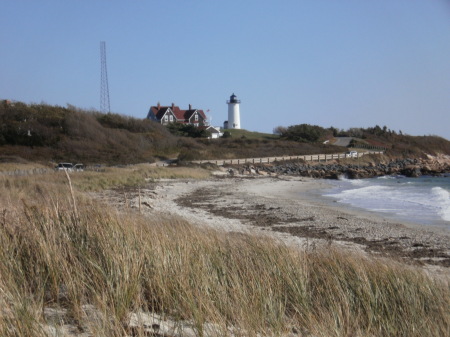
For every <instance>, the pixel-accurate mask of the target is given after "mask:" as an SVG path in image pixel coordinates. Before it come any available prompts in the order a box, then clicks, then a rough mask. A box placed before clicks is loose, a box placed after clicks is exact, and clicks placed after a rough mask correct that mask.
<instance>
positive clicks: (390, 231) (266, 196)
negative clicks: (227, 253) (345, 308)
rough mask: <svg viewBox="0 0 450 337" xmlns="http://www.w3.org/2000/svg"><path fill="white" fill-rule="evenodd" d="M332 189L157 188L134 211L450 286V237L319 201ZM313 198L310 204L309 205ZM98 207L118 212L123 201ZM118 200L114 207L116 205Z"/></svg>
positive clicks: (302, 184) (184, 183)
mask: <svg viewBox="0 0 450 337" xmlns="http://www.w3.org/2000/svg"><path fill="white" fill-rule="evenodd" d="M328 186H329V184H328V183H327V182H326V181H324V180H321V179H313V178H306V177H293V176H264V177H249V176H234V177H231V178H230V177H215V178H210V179H207V180H199V181H198V180H170V179H168V180H159V181H156V182H154V183H150V184H149V186H148V188H147V189H141V197H140V198H139V196H138V195H137V193H134V195H132V196H131V197H130V199H129V200H128V203H129V206H130V207H131V208H134V209H138V208H139V199H140V202H141V212H142V213H143V214H144V215H147V216H175V217H178V218H180V219H184V220H186V221H188V222H189V223H191V224H193V225H196V226H206V227H209V228H213V229H216V230H219V231H226V232H238V233H246V234H252V235H269V236H271V237H273V238H275V239H277V240H280V241H282V242H284V243H286V244H288V245H293V246H296V247H299V248H301V249H315V248H320V247H328V246H329V245H330V244H331V245H334V246H336V247H339V248H342V249H348V250H350V251H354V252H357V253H358V254H365V255H366V254H367V255H370V256H374V257H388V258H393V259H395V260H399V261H401V262H405V263H407V264H413V265H418V266H421V267H423V268H424V269H425V270H426V271H431V272H432V273H433V274H434V275H443V276H445V277H446V278H447V277H449V278H450V247H449V242H450V233H449V232H448V231H441V230H439V229H434V228H433V229H431V228H430V229H426V228H424V227H423V226H419V225H414V224H409V223H404V222H398V221H393V220H392V219H387V218H385V217H382V216H380V215H379V214H375V213H374V212H370V211H364V210H360V209H356V208H353V207H351V206H349V205H345V204H336V205H334V204H333V202H332V201H331V200H328V201H326V200H325V199H324V198H325V197H323V196H321V195H320V192H319V191H320V190H321V189H324V188H327V187H328ZM311 196H312V198H311ZM100 199H106V201H107V202H108V203H111V202H113V203H115V204H116V205H115V206H116V207H118V209H120V208H121V207H125V205H124V204H123V205H121V203H124V202H123V201H122V202H120V201H118V200H119V199H122V200H123V196H121V197H118V196H117V192H114V191H106V192H102V193H101V195H100ZM112 200H115V201H112Z"/></svg>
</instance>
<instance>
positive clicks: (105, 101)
mask: <svg viewBox="0 0 450 337" xmlns="http://www.w3.org/2000/svg"><path fill="white" fill-rule="evenodd" d="M100 61H101V83H100V111H101V112H104V113H111V108H110V105H109V87H108V71H107V69H106V42H105V41H101V42H100Z"/></svg>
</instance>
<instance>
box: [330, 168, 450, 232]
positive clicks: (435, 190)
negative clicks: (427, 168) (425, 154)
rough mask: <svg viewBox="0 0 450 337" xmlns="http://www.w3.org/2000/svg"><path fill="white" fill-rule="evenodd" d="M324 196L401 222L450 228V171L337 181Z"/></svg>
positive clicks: (333, 182)
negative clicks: (414, 176)
mask: <svg viewBox="0 0 450 337" xmlns="http://www.w3.org/2000/svg"><path fill="white" fill-rule="evenodd" d="M331 184H332V187H331V189H330V190H327V191H325V193H324V196H326V197H328V198H332V199H334V200H335V201H336V202H337V203H343V204H348V205H350V206H352V207H356V208H360V209H364V210H367V211H371V212H376V213H379V215H381V216H383V217H385V218H389V219H392V220H398V221H399V222H401V221H405V222H408V223H414V224H418V225H428V226H437V227H441V228H444V229H448V230H450V174H447V175H444V176H440V177H431V176H422V177H419V178H407V177H403V176H385V177H378V178H371V179H356V180H348V179H342V180H336V181H332V182H331Z"/></svg>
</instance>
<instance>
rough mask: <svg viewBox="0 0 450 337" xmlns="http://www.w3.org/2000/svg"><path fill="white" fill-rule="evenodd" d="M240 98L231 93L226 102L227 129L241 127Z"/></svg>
mask: <svg viewBox="0 0 450 337" xmlns="http://www.w3.org/2000/svg"><path fill="white" fill-rule="evenodd" d="M239 103H241V101H240V100H238V99H237V98H236V95H235V94H233V95H231V96H230V100H229V101H227V104H228V129H240V128H241V115H240V113H239Z"/></svg>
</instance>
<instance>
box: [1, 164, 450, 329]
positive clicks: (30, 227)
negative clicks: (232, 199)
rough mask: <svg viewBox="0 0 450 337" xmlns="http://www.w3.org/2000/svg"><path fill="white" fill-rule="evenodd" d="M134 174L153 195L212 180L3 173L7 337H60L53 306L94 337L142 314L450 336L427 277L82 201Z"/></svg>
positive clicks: (445, 300)
mask: <svg viewBox="0 0 450 337" xmlns="http://www.w3.org/2000/svg"><path fill="white" fill-rule="evenodd" d="M127 170H129V171H127ZM127 175H131V176H133V175H134V176H135V177H137V178H133V179H137V181H138V184H140V183H141V182H142V181H143V179H144V178H152V177H155V178H156V177H176V176H180V175H181V176H183V177H187V176H196V177H202V176H204V175H205V172H200V173H199V172H198V171H192V170H191V171H170V170H168V169H149V168H147V167H136V168H134V170H132V169H125V170H123V171H121V170H119V169H117V171H116V170H112V171H111V172H106V174H105V175H103V176H100V175H95V174H94V173H92V174H91V173H89V174H82V175H80V174H78V175H77V174H72V175H71V180H68V179H67V177H66V176H65V175H64V174H49V175H42V176H29V177H10V176H8V177H4V176H0V191H1V193H0V205H1V206H0V335H1V336H47V335H48V334H47V333H48V327H47V325H48V324H50V323H49V322H45V317H46V316H44V315H43V312H44V311H45V310H49V309H51V308H53V309H64V310H66V311H65V312H66V314H65V315H64V319H63V321H60V322H56V323H55V322H53V323H52V325H53V326H55V327H58V326H60V325H63V324H71V325H73V326H75V327H76V328H77V329H78V331H79V333H81V332H83V331H84V332H85V331H91V333H92V335H94V336H125V335H127V334H128V335H131V332H130V330H129V327H128V326H127V321H128V315H129V314H130V313H131V312H137V311H140V310H142V311H146V312H156V313H159V314H160V315H163V316H164V317H168V318H170V319H171V320H174V321H177V320H189V321H191V322H192V324H193V326H194V327H195V328H196V331H197V335H198V336H203V335H204V331H203V328H204V326H205V325H204V324H205V323H214V324H215V326H216V327H217V329H218V330H217V335H222V336H226V335H229V333H230V332H229V331H230V330H229V329H228V328H229V327H234V328H235V329H238V330H234V331H235V332H236V331H237V333H236V334H237V335H239V332H240V335H242V336H256V335H257V334H258V333H259V334H261V335H272V336H281V335H284V334H285V333H288V332H292V331H294V332H297V333H298V334H299V335H300V336H301V335H305V336H306V335H307V334H306V332H309V333H311V334H313V335H315V336H448V335H450V313H449V311H448V308H449V307H450V290H449V287H448V285H445V284H442V283H439V282H438V281H436V280H432V279H430V278H428V277H426V276H425V275H424V274H423V273H421V272H419V271H418V270H413V269H411V268H410V267H405V266H402V265H400V264H398V263H395V262H393V261H386V260H369V259H366V258H363V257H360V256H356V255H349V254H348V253H346V254H343V253H341V252H339V251H338V250H336V249H333V247H330V249H328V250H327V251H319V250H316V249H311V250H309V251H306V252H300V251H297V250H294V249H292V248H289V247H286V246H285V245H283V244H281V243H278V242H275V241H273V240H269V239H267V238H261V237H252V236H247V235H243V234H233V233H229V234H225V233H221V232H216V231H213V230H207V229H204V228H201V229H200V228H197V227H195V226H193V225H192V224H188V223H186V222H184V221H182V220H180V219H176V218H162V217H161V218H157V217H154V218H145V217H143V216H141V215H140V214H136V213H128V214H123V213H118V212H117V211H116V210H114V209H111V208H109V207H107V206H105V205H99V204H97V203H96V202H95V201H93V200H91V199H90V198H89V197H88V196H87V195H86V194H84V193H83V192H82V191H83V190H91V187H89V186H93V187H92V189H100V188H109V187H111V186H113V185H114V184H122V183H124V180H125V182H126V183H128V180H127V179H128V178H127ZM119 176H120V177H121V178H119ZM101 179H105V181H106V182H105V183H100V182H99V181H100V180H101ZM87 304H89V305H92V306H93V307H94V308H95V310H96V312H97V313H98V315H97V316H96V319H95V320H92V319H89V317H88V318H86V316H85V314H84V313H83V309H82V308H83V306H85V305H87ZM90 318H92V317H90ZM133 333H134V334H135V335H137V336H144V332H143V330H136V331H134V332H133Z"/></svg>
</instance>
